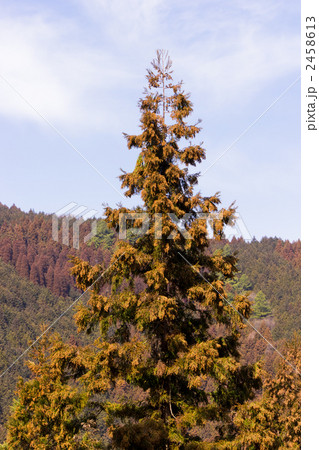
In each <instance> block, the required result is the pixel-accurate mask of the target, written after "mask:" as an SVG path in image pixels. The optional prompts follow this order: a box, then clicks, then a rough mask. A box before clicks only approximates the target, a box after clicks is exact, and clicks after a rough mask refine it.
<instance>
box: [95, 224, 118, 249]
mask: <svg viewBox="0 0 319 450" xmlns="http://www.w3.org/2000/svg"><path fill="white" fill-rule="evenodd" d="M115 239H116V235H115V233H114V232H113V231H112V230H110V229H109V228H108V227H107V225H106V223H105V221H104V220H99V221H98V222H97V229H96V234H95V235H94V236H93V237H92V238H91V239H90V241H89V242H88V245H94V247H95V248H103V249H107V250H112V248H113V246H114V243H115Z"/></svg>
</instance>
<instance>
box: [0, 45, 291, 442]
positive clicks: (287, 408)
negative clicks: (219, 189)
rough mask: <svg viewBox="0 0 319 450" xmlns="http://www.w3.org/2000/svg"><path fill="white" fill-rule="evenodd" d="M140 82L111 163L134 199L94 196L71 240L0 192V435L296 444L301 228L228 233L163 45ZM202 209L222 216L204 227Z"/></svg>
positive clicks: (7, 438) (229, 214) (227, 215)
mask: <svg viewBox="0 0 319 450" xmlns="http://www.w3.org/2000/svg"><path fill="white" fill-rule="evenodd" d="M147 81H148V89H147V90H146V91H145V96H144V97H143V98H142V99H141V100H140V103H139V106H140V111H141V121H140V122H141V134H139V135H125V138H126V140H127V145H128V148H129V149H134V148H135V149H138V150H139V156H138V158H137V162H136V166H135V168H134V170H133V171H132V172H130V173H127V172H123V173H122V175H121V176H120V179H121V181H122V188H123V189H125V195H126V196H127V197H131V196H132V195H135V194H138V195H140V198H141V200H142V202H143V206H142V207H138V208H135V209H134V210H129V209H127V208H125V207H122V206H120V207H119V208H117V209H112V208H110V207H106V209H105V218H104V219H103V220H102V219H100V220H99V221H98V225H97V233H96V235H95V236H94V237H93V238H92V239H91V240H90V241H89V242H87V243H86V244H84V243H83V241H84V239H83V238H84V236H85V235H87V234H88V232H89V230H90V225H91V223H90V221H86V222H85V223H84V224H83V225H82V226H81V228H80V248H79V250H76V249H74V248H71V247H68V246H66V245H63V244H61V243H60V242H56V241H54V240H53V239H52V216H50V215H48V214H44V213H35V212H33V211H30V212H29V213H25V212H22V211H21V210H20V209H19V208H17V207H16V206H12V207H10V208H9V207H7V206H5V205H0V273H1V278H0V279H1V281H0V300H1V302H0V335H1V344H0V345H1V347H0V353H1V367H0V370H1V374H0V375H1V378H0V383H1V388H0V395H1V406H0V433H1V439H2V441H3V442H4V443H3V445H2V446H1V448H3V449H11V448H17V449H19V448H26V449H27V448H43V449H50V448H57V449H63V448H65V449H78V450H80V449H90V448H113V449H155V448H158V449H185V450H187V449H188V450H190V449H212V448H225V449H241V448H243V449H245V448H247V449H248V448H249V449H272V448H278V449H280V448H294V449H297V448H300V376H299V374H300V339H299V338H300V336H299V332H300V241H298V242H292V243H291V242H289V241H283V240H281V239H278V238H266V237H265V238H263V239H261V240H260V241H257V240H256V239H254V240H252V241H251V242H245V241H244V240H243V239H235V238H234V239H232V241H230V242H229V241H227V240H225V239H224V235H223V229H224V226H226V225H227V224H228V223H229V222H230V221H231V219H232V218H233V217H234V214H235V209H234V207H233V205H231V206H230V207H229V208H228V209H225V208H221V207H220V206H219V205H220V198H219V194H218V193H217V194H215V195H212V196H210V197H203V196H201V194H200V193H197V194H195V193H194V186H195V185H196V184H197V179H198V176H199V174H198V173H195V174H191V173H189V172H188V167H189V166H195V165H197V164H198V163H200V162H201V161H202V160H203V159H204V158H205V150H204V149H203V148H202V147H201V145H194V144H193V143H192V140H193V139H194V138H195V137H196V135H197V134H198V133H199V132H200V128H199V127H198V123H197V124H195V125H189V124H188V123H187V122H186V119H187V117H188V116H189V115H190V114H191V112H192V103H191V101H190V100H189V95H188V94H185V93H184V91H183V89H182V84H181V83H174V82H173V78H172V71H171V61H170V59H169V57H168V56H167V54H166V53H165V52H161V51H159V52H158V53H157V59H155V60H154V61H153V62H152V69H150V70H148V71H147ZM159 88H160V92H158V89H159ZM169 93H170V94H169ZM168 115H169V117H170V119H169V120H167V118H166V117H167V116H168ZM181 140H182V142H184V143H185V142H186V147H181V146H180V141H181ZM136 212H137V213H141V212H143V213H145V214H148V218H149V219H148V220H149V228H148V230H147V232H145V233H144V234H138V233H137V234H136V233H134V231H136V229H138V228H139V227H140V225H141V222H140V218H139V217H136V216H135V217H136V219H134V216H131V218H130V231H131V234H129V235H128V238H127V239H124V240H122V239H119V235H118V231H119V224H120V214H122V213H129V214H135V213H136ZM159 212H160V213H161V226H162V228H161V237H160V238H158V237H156V236H157V235H156V233H158V228H157V222H156V220H157V217H158V213H159ZM198 213H200V214H202V213H214V214H215V213H218V215H216V214H215V216H214V217H215V219H214V224H213V238H209V235H208V231H207V223H206V224H204V223H203V221H201V220H200V219H198ZM172 214H173V215H174V217H175V218H179V219H180V220H182V218H183V217H185V214H187V219H186V220H185V222H184V226H185V230H187V233H188V235H189V236H190V238H186V237H185V234H183V233H181V231H180V228H179V227H178V226H177V223H176V221H174V220H173V219H172ZM132 217H133V218H132ZM70 224H72V221H71V222H70ZM61 233H62V230H60V235H61ZM70 233H71V226H70ZM82 294H83V295H82ZM77 299H79V301H77ZM73 303H76V306H75V305H74V307H72V305H73ZM51 324H53V326H52V328H51V329H50V331H48V332H46V327H48V326H50V325H51ZM41 333H44V336H43V337H41V339H39V341H38V342H37V343H35V345H32V348H30V351H29V352H28V353H27V354H25V355H24V354H23V352H24V351H25V350H26V349H27V348H28V345H30V343H32V341H34V340H35V339H36V338H37V337H39V336H41ZM20 355H22V356H21V358H19V357H20ZM17 358H19V359H18V360H16V359H17ZM24 362H25V364H24ZM19 376H20V377H19Z"/></svg>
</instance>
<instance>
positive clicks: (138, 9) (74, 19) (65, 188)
mask: <svg viewBox="0 0 319 450" xmlns="http://www.w3.org/2000/svg"><path fill="white" fill-rule="evenodd" d="M158 48H161V49H166V50H168V51H169V54H170V56H171V59H172V60H173V69H174V78H175V80H176V81H179V80H183V82H184V89H185V91H186V92H190V93H191V100H192V102H193V104H194V112H193V116H192V120H193V122H197V119H198V118H200V119H202V123H201V126H202V131H201V133H200V135H199V138H198V142H202V141H203V146H204V148H205V149H206V160H205V161H204V162H203V163H202V164H201V165H199V166H198V167H197V169H198V170H199V171H200V172H201V173H202V176H201V178H200V182H199V187H198V188H199V190H200V191H201V193H202V194H203V195H211V194H214V193H215V192H217V191H219V192H220V193H221V200H222V206H224V207H227V206H229V205H230V204H231V203H232V202H233V201H235V202H236V206H237V211H238V213H239V215H240V217H241V219H242V221H243V222H244V223H245V227H246V228H247V230H248V231H249V234H250V235H251V236H254V237H256V238H257V239H260V238H261V237H263V236H273V237H274V236H277V237H281V238H282V239H289V240H296V239H299V238H300V79H299V77H300V2H298V1H296V0H291V1H289V2H287V1H281V0H276V1H273V0H257V1H255V0H250V1H248V0H247V1H239V0H229V1H227V2H225V1H219V0H214V1H212V0H198V1H197V2H194V1H189V0H183V1H181V0H175V1H174V0H173V1H172V0H171V1H169V0H116V1H113V0H76V1H75V0H63V1H60V0H56V1H52V0H51V1H45V0H41V1H37V0H33V1H29V0H27V1H26V0H24V1H22V0H15V1H14V2H12V1H8V0H0V54H1V60H0V154H1V177H0V202H1V203H4V204H6V205H8V206H11V205H12V204H15V205H16V206H18V207H19V208H21V209H22V210H24V211H28V210H30V209H33V210H35V211H44V212H47V213H54V212H56V211H58V210H60V209H61V208H63V207H64V206H65V205H68V204H69V203H71V202H74V203H76V204H78V205H84V206H86V207H87V208H88V209H94V210H96V211H97V215H101V214H102V213H103V204H106V203H107V204H109V205H110V206H112V207H115V206H116V205H117V204H118V203H122V204H123V205H125V206H128V207H131V206H133V205H137V204H139V203H140V199H139V198H138V197H136V198H134V197H133V198H132V199H126V198H123V196H122V195H121V194H122V192H121V188H120V182H119V180H118V176H119V175H120V173H121V172H120V169H123V170H126V171H131V170H133V168H134V165H135V161H136V158H137V156H138V154H137V151H136V150H130V151H129V150H128V149H127V147H126V142H125V140H124V138H123V132H125V133H129V134H134V133H138V132H139V117H140V113H139V110H138V107H137V103H138V100H139V98H140V97H141V96H142V93H143V89H144V86H145V85H146V79H145V74H146V69H147V68H148V67H150V62H151V60H152V59H153V58H154V57H155V53H156V49H158Z"/></svg>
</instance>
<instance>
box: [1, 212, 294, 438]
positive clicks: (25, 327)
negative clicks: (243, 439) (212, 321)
mask: <svg viewBox="0 0 319 450" xmlns="http://www.w3.org/2000/svg"><path fill="white" fill-rule="evenodd" d="M51 232H52V217H51V216H50V215H46V214H41V213H38V214H37V213H34V212H29V213H25V212H23V211H21V210H20V209H19V208H17V207H16V206H12V207H11V208H8V207H7V206H5V205H0V236H1V237H0V254H1V261H0V271H1V275H0V298H1V300H0V301H1V303H0V333H1V339H0V342H1V344H0V345H1V349H0V351H1V358H0V361H1V363H0V364H1V365H0V371H1V372H2V371H3V370H5V369H6V368H7V367H8V366H9V365H10V364H11V363H12V362H13V361H14V360H15V358H17V357H18V356H19V355H20V354H21V353H22V352H23V351H24V350H25V349H26V348H27V347H28V343H29V342H30V341H31V340H34V339H36V337H37V336H38V335H39V334H40V325H41V324H47V325H49V324H50V323H51V322H52V321H53V320H54V319H56V318H57V317H58V316H59V315H60V314H61V313H62V312H63V311H64V310H65V309H66V308H67V307H68V306H69V304H70V303H71V302H72V301H73V300H74V299H75V298H76V297H77V296H78V295H80V291H79V290H77V289H75V287H74V281H73V279H72V276H71V275H70V266H71V263H70V261H69V255H70V254H73V255H76V254H78V255H79V256H80V257H81V258H83V259H86V260H88V261H90V262H91V263H92V264H95V263H100V262H101V261H103V260H104V261H105V264H108V263H109V260H110V255H111V254H112V252H113V249H114V246H115V243H116V234H115V233H112V232H110V231H109V230H108V229H107V228H106V227H104V222H103V221H101V223H99V225H98V234H97V235H96V236H95V237H94V238H93V239H92V241H91V242H89V243H88V244H84V243H83V241H81V245H80V250H79V251H78V250H75V249H71V248H70V247H66V246H62V244H59V243H57V242H55V241H53V240H52V237H51ZM86 232H87V229H86V230H85V224H83V233H86ZM81 233H82V230H81ZM16 236H19V241H17V239H16ZM17 246H19V248H20V251H21V249H23V250H22V251H23V253H22V255H23V258H22V257H21V258H19V256H18V257H17V256H13V255H16V254H17ZM217 248H223V249H224V251H225V252H227V251H231V252H233V251H236V252H237V257H238V261H239V263H238V268H239V273H238V274H237V275H236V278H235V281H234V282H232V283H229V286H228V290H229V293H230V294H231V293H232V292H235V291H236V292H242V291H246V292H249V298H251V299H254V298H255V297H256V295H257V294H258V292H260V291H261V292H263V293H264V295H265V296H266V299H267V300H268V302H269V304H270V308H271V312H269V313H267V315H266V316H265V317H263V318H254V317H252V319H251V320H252V322H253V323H254V324H255V325H256V326H257V327H258V329H259V330H260V331H261V333H262V334H263V335H264V336H266V337H267V338H268V339H269V340H271V342H274V343H277V344H278V345H279V346H282V345H283V342H284V341H286V340H289V339H291V338H292V337H293V334H294V332H296V331H298V330H300V241H297V242H292V243H291V242H289V241H282V240H281V239H277V238H263V239H262V240H261V241H257V240H253V241H252V242H245V241H244V240H242V239H235V238H234V239H233V240H232V241H231V242H227V241H220V242H218V243H212V244H211V246H210V249H209V251H210V252H211V253H213V252H214V251H216V249H217ZM21 260H23V261H24V265H22V264H21ZM256 261H258V262H257V263H256ZM32 267H33V270H32V271H31V268H32ZM35 267H36V269H35ZM34 273H37V277H34V275H33V274H34ZM50 273H51V274H52V275H53V276H48V274H50ZM55 277H57V278H56V279H55ZM54 280H55V282H54ZM57 280H60V281H57ZM61 280H63V283H61ZM74 310H75V309H72V310H71V311H69V312H68V313H67V315H66V316H64V317H63V318H62V319H60V320H59V322H58V323H57V324H56V325H55V327H54V330H57V331H59V333H60V334H61V336H62V337H63V338H64V339H66V340H68V341H71V342H72V341H76V342H79V341H83V340H84V341H85V337H83V336H82V335H81V334H78V333H77V330H76V326H75V324H74V321H73V319H72V316H73V314H74ZM90 338H91V337H90ZM242 340H243V342H242V346H241V353H242V355H243V358H244V359H245V360H246V361H247V362H249V363H252V362H255V361H257V360H259V359H261V358H263V360H264V361H265V363H266V367H267V369H268V371H269V372H270V373H272V374H273V373H274V371H275V369H274V366H275V365H276V364H277V363H278V358H277V355H276V353H275V352H274V351H273V350H272V349H271V348H270V347H269V345H268V344H267V343H266V342H265V341H264V340H263V339H262V338H261V337H260V336H258V335H257V334H256V332H255V331H254V330H252V329H250V328H249V327H247V328H246V330H245V331H244V336H243V339H242ZM26 359H28V355H26V356H25V358H24V359H22V360H20V361H19V362H18V363H17V364H16V365H15V366H13V367H12V368H11V369H10V371H9V373H8V374H6V375H5V376H4V377H3V378H2V379H1V382H0V396H1V401H0V424H1V425H0V436H1V439H2V440H4V439H5V435H6V430H5V426H4V425H5V422H6V420H7V418H8V415H9V413H10V406H11V404H12V399H13V394H14V391H15V389H16V383H17V381H18V377H19V376H22V377H26V378H28V377H30V371H29V370H28V368H27V367H26V366H25V365H24V364H23V361H24V360H26Z"/></svg>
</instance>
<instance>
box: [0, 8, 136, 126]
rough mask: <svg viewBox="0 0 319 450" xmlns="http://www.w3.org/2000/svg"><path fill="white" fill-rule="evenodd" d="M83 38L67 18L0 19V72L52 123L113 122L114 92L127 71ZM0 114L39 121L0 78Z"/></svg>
mask: <svg viewBox="0 0 319 450" xmlns="http://www.w3.org/2000/svg"><path fill="white" fill-rule="evenodd" d="M83 41H84V40H83V39H82V40H81V39H79V28H78V26H77V24H76V23H75V22H72V21H70V20H67V19H62V18H56V17H54V18H52V17H51V18H47V17H45V16H44V15H33V16H28V17H6V18H1V19H0V52H1V55H2V58H1V62H0V74H1V75H2V76H3V77H4V78H6V79H7V80H8V81H9V82H10V83H11V84H12V85H13V86H14V88H15V89H16V90H17V91H18V92H20V93H21V94H22V95H23V96H24V97H25V98H26V99H27V100H28V101H29V102H30V103H31V104H32V105H33V106H34V108H35V109H37V110H38V111H39V112H41V113H42V114H44V115H45V116H46V117H47V118H48V119H49V120H52V121H53V122H54V123H56V124H58V125H59V124H67V125H72V126H81V127H82V126H85V125H86V126H88V127H93V128H96V127H97V128H99V127H102V126H105V123H108V122H111V123H112V120H113V119H112V107H111V105H112V102H113V97H114V92H116V90H117V89H118V87H119V84H120V83H121V82H122V81H123V80H125V82H127V80H128V79H130V78H131V76H132V75H131V74H130V73H128V72H127V71H125V70H124V69H123V67H122V64H121V63H120V62H119V61H117V60H116V57H115V55H114V54H113V53H112V52H109V51H107V50H106V49H103V50H102V49H100V48H92V47H90V46H88V45H87V44H86V43H85V42H83ZM101 99H103V100H104V101H105V102H104V103H103V101H102V100H101ZM0 113H1V114H4V115H8V116H12V117H14V118H18V117H20V118H28V119H31V120H42V119H39V117H37V115H36V114H35V113H34V111H32V109H31V108H30V107H29V106H27V105H26V104H25V103H24V102H23V101H22V100H21V98H19V96H17V95H16V93H14V92H13V91H12V90H11V89H10V88H9V87H8V86H7V85H6V83H5V82H4V81H3V80H0Z"/></svg>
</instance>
